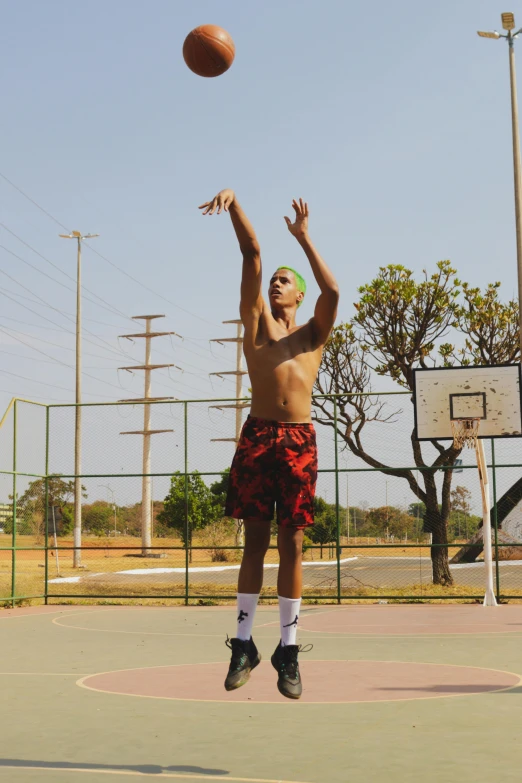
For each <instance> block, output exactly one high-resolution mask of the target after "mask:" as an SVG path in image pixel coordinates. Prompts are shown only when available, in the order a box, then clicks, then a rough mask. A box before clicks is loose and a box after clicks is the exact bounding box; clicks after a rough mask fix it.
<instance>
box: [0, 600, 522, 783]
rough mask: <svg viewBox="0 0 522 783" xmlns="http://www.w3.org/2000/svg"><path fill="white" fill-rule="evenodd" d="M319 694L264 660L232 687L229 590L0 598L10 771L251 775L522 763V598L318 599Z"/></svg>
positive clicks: (314, 657) (19, 779) (458, 775)
mask: <svg viewBox="0 0 522 783" xmlns="http://www.w3.org/2000/svg"><path fill="white" fill-rule="evenodd" d="M301 617H302V624H301V631H300V642H301V643H302V644H303V645H304V644H310V643H311V644H313V649H312V650H311V651H310V652H308V653H306V654H305V653H303V654H302V656H301V659H302V673H303V681H304V694H303V698H302V700H301V701H299V702H292V701H288V700H285V699H284V698H283V697H281V696H280V695H279V693H278V691H277V688H276V673H275V672H274V671H273V669H272V667H271V666H270V663H269V657H270V654H271V653H272V651H273V649H274V647H275V645H276V643H277V642H278V639H279V636H278V630H279V623H278V611H277V607H275V606H274V607H272V606H268V607H261V608H260V610H259V613H258V616H257V623H256V625H257V627H256V628H255V639H256V642H257V643H258V646H259V648H260V650H261V652H262V655H263V659H264V660H263V663H262V664H261V666H260V667H258V669H257V670H256V671H255V672H254V673H253V675H252V679H251V680H250V682H249V683H248V684H247V685H246V686H244V687H243V688H241V689H240V690H238V691H236V692H232V693H227V692H226V691H225V690H224V688H223V680H224V677H225V673H226V670H227V667H228V659H229V651H228V649H227V647H226V646H225V644H224V641H225V635H226V632H227V631H228V632H229V633H233V631H234V627H235V611H234V609H233V608H230V607H223V608H219V607H213V608H207V607H193V608H190V607H189V608H164V607H162V608H148V607H117V606H92V607H74V606H67V607H60V606H48V607H34V608H27V609H15V610H7V611H5V612H3V613H2V614H1V615H0V634H1V639H2V643H1V649H2V665H1V674H0V676H1V682H2V696H3V703H4V715H5V717H6V720H5V722H4V723H3V726H2V748H3V753H2V759H1V760H0V779H2V780H9V781H13V783H26V782H29V781H30V782H31V783H33V781H34V783H38V781H41V782H42V783H44V782H45V781H53V783H55V782H56V783H59V782H60V781H79V780H85V781H90V782H91V783H103V782H104V781H107V780H108V779H109V780H110V779H113V778H116V779H121V780H129V781H130V780H133V779H134V778H143V779H150V780H153V779H163V778H164V779H166V780H169V779H171V780H179V781H184V782H185V783H188V781H191V780H208V781H216V780H229V781H235V782H236V783H254V781H255V782H256V783H275V781H279V782H280V783H326V781H328V782H329V783H330V782H332V783H345V781H361V783H362V781H368V780H371V781H372V783H381V782H382V783H384V781H412V783H413V781H419V780H423V781H424V783H435V781H440V780H445V781H452V780H459V781H473V782H474V783H486V781H487V782H488V783H489V781H491V780H492V779H493V778H495V779H498V780H503V781H508V780H513V781H514V780H515V779H518V777H519V767H520V748H519V726H520V724H521V722H522V686H521V677H522V606H519V605H508V606H499V607H482V606H478V605H458V606H442V607H441V606H419V605H413V606H404V605H391V606H378V605H373V606H348V607H332V606H308V607H304V610H303V612H302V616H301Z"/></svg>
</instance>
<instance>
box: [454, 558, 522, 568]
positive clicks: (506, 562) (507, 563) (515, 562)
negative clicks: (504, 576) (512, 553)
mask: <svg viewBox="0 0 522 783" xmlns="http://www.w3.org/2000/svg"><path fill="white" fill-rule="evenodd" d="M498 565H499V566H510V565H522V560H499V561H498ZM483 567H484V561H483V560H482V561H480V562H479V563H455V564H454V565H452V564H451V563H450V568H483Z"/></svg>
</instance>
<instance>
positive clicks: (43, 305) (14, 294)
mask: <svg viewBox="0 0 522 783" xmlns="http://www.w3.org/2000/svg"><path fill="white" fill-rule="evenodd" d="M4 291H7V293H8V294H11V296H16V297H17V299H26V300H27V301H28V302H32V304H35V305H38V307H47V308H49V309H50V310H54V309H55V308H54V307H53V305H50V304H47V303H42V302H39V301H38V300H37V299H33V297H31V296H24V295H23V294H18V293H16V292H15V291H10V290H9V289H8V288H4ZM60 312H61V313H62V314H63V315H69V316H71V317H72V316H73V315H74V313H68V312H67V311H66V310H60ZM83 320H84V321H90V322H91V323H92V324H100V325H101V326H110V327H111V328H114V327H115V324H110V323H108V322H107V321H98V320H97V319H96V318H84V319H83Z"/></svg>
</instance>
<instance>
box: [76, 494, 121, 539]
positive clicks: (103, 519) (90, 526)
mask: <svg viewBox="0 0 522 783" xmlns="http://www.w3.org/2000/svg"><path fill="white" fill-rule="evenodd" d="M82 519H83V526H84V530H85V532H89V533H92V534H93V535H95V536H106V535H108V534H109V533H110V532H111V530H114V510H113V507H112V505H109V503H106V502H105V501H104V500H99V501H96V503H93V504H92V505H91V506H84V507H83V509H82Z"/></svg>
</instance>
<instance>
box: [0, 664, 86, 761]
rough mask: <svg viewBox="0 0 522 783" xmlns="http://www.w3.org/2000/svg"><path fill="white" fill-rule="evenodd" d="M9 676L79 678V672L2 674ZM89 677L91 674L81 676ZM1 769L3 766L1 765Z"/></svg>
mask: <svg viewBox="0 0 522 783" xmlns="http://www.w3.org/2000/svg"><path fill="white" fill-rule="evenodd" d="M6 675H8V676H9V677H77V676H78V672H0V677H2V676H6ZM80 676H82V677H89V676H90V675H89V674H83V675H80ZM0 769H2V765H1V764H0Z"/></svg>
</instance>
